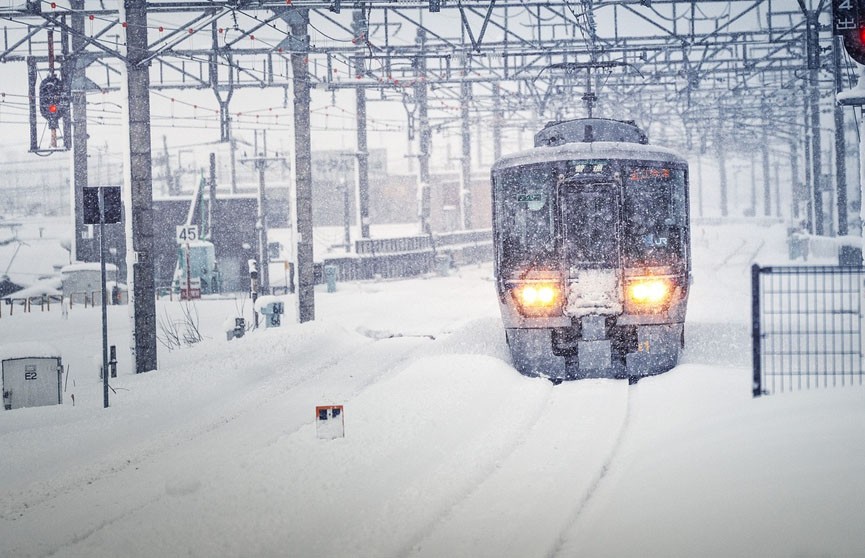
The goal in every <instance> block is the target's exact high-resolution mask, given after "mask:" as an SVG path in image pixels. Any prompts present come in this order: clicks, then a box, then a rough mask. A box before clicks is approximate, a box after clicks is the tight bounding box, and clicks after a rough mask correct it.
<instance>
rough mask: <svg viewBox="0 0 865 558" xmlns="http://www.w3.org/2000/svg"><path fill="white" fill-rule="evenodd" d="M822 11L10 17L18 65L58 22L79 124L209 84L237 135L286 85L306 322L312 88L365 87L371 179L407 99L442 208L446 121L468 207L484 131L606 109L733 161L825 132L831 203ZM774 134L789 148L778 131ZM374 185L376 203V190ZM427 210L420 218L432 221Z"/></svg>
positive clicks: (734, 6) (66, 13) (102, 6)
mask: <svg viewBox="0 0 865 558" xmlns="http://www.w3.org/2000/svg"><path fill="white" fill-rule="evenodd" d="M809 2H810V3H808V2H805V1H804V0H703V1H699V2H698V1H676V0H570V1H567V0H549V1H543V2H531V1H529V2H513V1H497V0H486V1H472V0H459V1H454V0H427V1H411V0H365V1H352V2H341V1H339V0H331V1H326V2H320V1H318V2H317V1H306V0H281V1H276V0H252V1H242V0H234V1H228V0H225V1H218V0H217V1H207V2H204V1H201V2H180V1H174V0H164V1H150V2H145V1H140V0H125V1H123V2H119V3H118V8H117V9H111V8H110V7H109V5H108V4H106V3H105V2H104V1H101V0H61V1H57V2H44V1H41V2H40V1H36V0H26V1H23V2H14V1H13V2H9V3H7V4H5V5H4V6H5V7H2V6H0V19H3V20H5V21H6V24H5V27H4V33H3V38H2V44H0V49H2V50H0V62H23V61H25V60H29V61H30V63H31V64H34V63H35V64H37V65H44V64H45V63H46V62H47V61H48V54H47V44H46V40H45V36H46V34H47V33H48V31H49V30H51V31H55V32H56V31H59V33H58V35H60V36H61V37H62V39H61V41H62V45H63V48H62V52H61V54H60V55H58V57H57V58H58V59H59V61H60V64H61V68H62V72H64V73H65V74H66V75H67V76H68V78H69V79H67V80H65V81H66V83H68V84H69V87H70V94H71V95H72V99H73V106H72V112H73V120H75V121H76V122H78V121H79V119H78V118H77V117H76V115H82V114H86V110H87V106H86V105H87V103H86V94H87V92H88V91H95V90H106V89H114V88H118V87H119V88H121V89H123V90H125V91H127V106H128V112H129V117H128V118H129V123H130V126H134V125H135V126H139V127H140V128H143V127H144V126H145V125H146V122H147V119H148V118H149V113H148V112H147V111H145V110H143V107H145V106H147V98H148V95H149V92H150V91H154V90H170V89H190V88H194V89H202V90H204V89H209V90H212V92H213V94H214V95H215V97H216V100H217V103H218V105H219V113H220V123H221V126H220V137H221V139H223V140H227V139H228V138H229V136H230V133H231V132H230V128H231V124H232V118H231V112H230V108H229V106H230V102H231V96H232V93H233V92H234V91H235V90H237V89H240V88H250V87H257V88H265V87H278V88H283V89H284V90H285V92H286V98H289V96H290V97H291V98H292V99H293V105H294V118H295V124H296V129H295V138H296V141H295V143H296V145H298V146H306V149H305V150H304V149H300V148H299V149H298V152H297V153H296V154H295V170H296V178H297V193H298V194H297V195H298V200H297V211H298V214H297V223H298V227H299V228H301V227H303V228H304V230H302V231H301V238H302V239H303V240H302V242H310V244H309V245H305V244H304V245H299V246H298V271H299V275H300V276H299V285H300V291H299V296H298V299H299V301H300V302H299V304H300V319H301V320H302V321H305V320H308V319H313V317H314V305H313V302H312V290H311V288H312V287H311V272H312V248H311V237H312V235H311V201H310V200H311V198H310V192H311V174H310V172H309V165H310V163H309V153H308V146H309V144H310V142H309V138H310V133H311V132H310V129H309V120H310V115H309V102H310V95H311V93H312V92H315V91H338V90H348V91H355V92H356V95H357V99H358V101H357V107H356V109H357V110H356V116H357V119H358V146H360V147H361V148H360V149H359V154H358V157H359V163H360V164H359V167H360V168H364V167H365V165H363V162H365V161H366V156H367V154H366V147H365V146H366V124H365V122H366V114H365V111H366V103H367V101H368V99H367V94H368V92H375V93H376V95H375V98H370V99H369V100H370V101H372V100H376V101H378V100H385V101H398V102H401V103H403V105H404V106H405V107H406V110H407V113H408V117H409V122H410V128H411V136H412V137H417V138H418V140H419V142H420V143H419V154H418V155H417V156H418V159H419V163H420V174H421V176H420V183H421V198H422V200H425V203H422V204H421V206H422V207H426V210H425V211H428V197H424V196H425V192H424V187H425V186H426V184H427V182H428V180H429V154H430V143H431V130H432V129H433V128H435V129H438V130H442V129H449V128H453V129H457V130H459V133H460V134H461V136H462V142H463V148H462V153H461V159H462V161H463V164H462V165H461V174H462V177H463V185H464V188H463V191H464V192H463V193H464V195H466V196H467V192H468V188H467V187H465V185H466V184H467V182H468V180H469V177H470V174H471V166H470V164H469V156H470V147H469V146H470V132H469V130H470V129H471V127H470V123H471V122H480V123H488V124H489V128H490V130H491V132H492V138H491V141H492V143H493V146H494V150H495V151H496V152H498V151H499V149H500V147H499V145H500V141H501V134H502V130H503V129H505V128H507V127H508V126H515V125H516V126H523V127H525V126H526V125H533V124H534V123H536V122H540V121H542V120H550V119H554V118H566V117H575V116H579V115H583V114H586V112H587V111H591V110H594V111H595V113H596V114H600V115H602V116H609V117H628V118H635V119H637V120H638V121H640V122H641V123H642V124H643V125H644V126H646V127H648V128H649V129H650V131H652V130H654V131H657V132H659V133H661V134H663V137H664V140H665V142H666V143H669V144H673V145H674V146H675V145H679V146H681V147H683V148H687V149H690V148H695V149H701V150H708V149H712V150H715V151H716V152H717V153H718V156H719V157H723V156H724V155H723V153H724V152H725V151H730V150H734V149H736V148H737V146H738V148H742V147H743V146H746V147H745V148H753V146H755V145H760V144H761V143H762V144H765V143H766V141H773V139H772V138H773V137H774V141H775V142H776V143H781V144H783V145H784V146H788V145H789V146H790V148H791V151H792V152H794V153H796V154H795V155H792V156H791V157H792V159H794V160H795V159H796V158H797V157H798V152H799V150H798V147H796V146H797V145H798V144H800V143H802V142H803V141H804V138H805V136H806V135H807V136H809V137H810V140H811V144H810V146H809V145H807V144H806V148H807V147H810V149H811V154H812V158H811V159H806V160H805V163H806V170H809V174H810V175H811V176H813V177H814V178H815V180H816V181H817V183H816V186H815V187H814V192H815V193H814V195H813V200H814V203H815V204H816V203H817V199H818V198H821V196H822V194H820V190H821V186H820V184H819V177H820V176H822V173H821V172H820V159H819V157H820V153H821V149H820V137H821V135H822V134H821V133H820V132H819V130H820V129H821V121H820V117H819V114H820V107H821V105H825V106H826V107H829V106H830V104H831V103H830V102H829V101H828V100H827V99H826V98H825V95H828V94H830V93H832V92H833V91H834V90H835V87H836V84H835V80H834V79H833V77H832V75H833V72H835V73H838V67H837V62H836V63H835V65H834V66H833V60H832V58H831V57H829V56H826V55H825V54H826V53H828V52H829V51H830V50H831V49H832V48H833V43H832V41H831V37H830V35H829V30H828V22H829V14H828V12H827V9H828V7H827V5H826V1H825V0H809ZM202 43H203V44H202ZM821 92H822V93H823V94H824V97H821ZM443 105H447V106H448V107H450V108H453V107H456V108H457V109H458V110H456V111H448V110H444V109H443V108H441V107H442V106H443ZM803 110H804V111H806V113H807V114H806V116H807V118H806V117H803ZM842 122H843V120H842ZM767 127H768V129H769V134H770V137H768V138H765V136H764V130H766V129H767ZM815 131H816V133H815ZM415 132H416V133H415ZM72 135H73V137H75V138H76V141H75V142H74V144H75V146H76V152H75V156H74V159H75V161H79V160H80V158H81V157H86V140H84V138H86V131H84V132H82V131H81V130H80V129H76V130H73V132H72ZM147 138H148V139H147V141H146V142H145V141H144V140H142V139H141V138H140V137H136V136H135V134H130V140H129V141H130V152H131V153H132V157H133V159H132V160H131V163H130V164H128V165H127V168H128V169H129V171H128V172H130V173H131V174H130V176H129V177H128V178H127V180H128V183H129V184H131V185H132V186H130V187H129V188H131V195H132V203H131V204H130V205H131V206H132V207H134V208H135V211H138V212H143V213H144V214H145V217H144V218H143V220H141V219H139V218H138V217H136V218H135V219H128V220H127V222H130V221H132V223H131V226H132V229H131V230H130V231H129V232H130V235H129V236H130V238H131V240H132V243H133V244H135V243H139V244H140V246H137V247H134V248H133V250H132V253H133V256H132V259H133V260H135V257H137V258H138V260H137V263H136V264H135V265H134V266H133V267H134V271H133V275H134V278H133V284H136V285H137V284H139V283H142V284H144V283H146V280H145V279H143V277H144V276H145V275H147V274H150V276H151V277H152V272H153V270H152V264H148V259H147V257H146V254H147V252H148V250H149V248H148V246H147V241H146V237H147V233H146V232H145V229H146V227H147V223H148V220H147V218H146V211H147V210H146V208H147V207H148V206H149V205H150V202H151V199H150V197H151V194H150V186H149V184H148V183H149V181H150V175H149V172H150V171H149V169H147V170H146V171H145V169H144V167H145V166H148V164H149V160H150V159H149V158H150V155H149V149H150V146H149V136H147ZM732 140H735V141H732ZM82 143H83V144H84V145H83V146H81V145H80V144H82ZM145 143H146V145H145ZM81 149H83V151H81ZM792 164H797V163H795V161H794V162H793V163H792ZM78 167H79V165H78V164H76V169H77V168H78ZM364 174H365V173H364V172H361V177H360V181H361V189H360V190H361V197H362V198H363V197H364V196H366V195H367V193H366V189H365V183H364V181H365V180H366V177H365V176H363V175H364ZM839 178H840V177H839ZM85 183H86V169H85V170H84V171H78V170H76V174H75V188H76V191H77V190H79V189H80V188H81V187H82V186H83V185H84V184H85ZM839 187H840V185H839ZM722 188H725V183H724V180H723V178H722ZM767 189H768V183H767ZM767 191H768V190H767ZM839 198H840V196H839ZM723 199H725V196H723V195H722V200H723ZM469 203H470V199H468V198H467V197H465V198H464V199H463V207H462V210H463V211H462V212H463V215H464V216H466V217H465V223H464V224H465V225H466V226H471V222H470V211H467V209H468V207H467V206H468V204H469ZM362 205H364V204H362ZM767 206H768V204H767ZM722 209H723V210H724V211H726V207H723V208H722ZM362 211H363V210H362ZM361 217H362V218H363V217H365V215H363V214H362V215H361ZM427 217H428V214H426V215H421V221H422V223H426V219H427ZM82 226H83V225H82ZM423 226H424V227H426V225H425V224H424V225H423ZM307 227H308V230H306V228H307ZM367 230H368V229H367ZM79 232H80V231H76V236H77V237H78V236H79V235H78V234H77V233H79ZM307 233H308V234H307ZM140 239H145V240H143V241H140ZM77 255H78V256H79V257H82V254H81V253H78V254H77ZM83 259H87V258H86V254H84V257H83ZM148 265H150V267H148ZM137 279H138V280H137ZM147 289H151V290H150V291H148V290H147ZM134 294H135V296H134V299H135V304H136V306H135V312H136V316H137V315H138V313H139V311H140V312H142V313H144V314H147V313H149V312H150V310H149V309H148V308H146V307H144V306H141V307H140V308H139V299H144V298H149V299H151V300H152V294H153V293H152V286H150V287H147V288H146V289H144V290H141V291H140V292H139V289H137V288H136V291H135V293H134ZM151 321H152V316H151ZM139 327H140V328H141V329H146V328H150V327H151V324H150V322H147V321H146V320H143V321H140V322H139V321H138V319H137V318H136V331H138V330H139ZM136 343H138V340H136ZM149 343H151V341H149V340H145V341H144V345H142V346H140V347H138V348H137V349H136V353H135V355H136V362H137V366H136V370H137V371H144V370H149V369H152V368H155V365H156V362H155V341H154V342H153V344H154V346H153V347H152V350H151V347H150V346H149Z"/></svg>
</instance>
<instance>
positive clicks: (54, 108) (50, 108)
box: [48, 105, 57, 114]
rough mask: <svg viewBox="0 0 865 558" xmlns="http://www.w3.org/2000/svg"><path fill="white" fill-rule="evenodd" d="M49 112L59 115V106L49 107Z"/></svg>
mask: <svg viewBox="0 0 865 558" xmlns="http://www.w3.org/2000/svg"><path fill="white" fill-rule="evenodd" d="M48 112H50V113H51V114H56V113H57V105H48Z"/></svg>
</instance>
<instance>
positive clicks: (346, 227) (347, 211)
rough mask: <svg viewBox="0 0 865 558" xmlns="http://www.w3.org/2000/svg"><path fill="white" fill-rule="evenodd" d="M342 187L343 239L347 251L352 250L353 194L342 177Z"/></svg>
mask: <svg viewBox="0 0 865 558" xmlns="http://www.w3.org/2000/svg"><path fill="white" fill-rule="evenodd" d="M340 188H342V213H343V215H342V223H343V237H344V240H343V241H344V243H345V251H346V252H351V196H350V192H349V189H348V184H346V183H345V180H344V179H340Z"/></svg>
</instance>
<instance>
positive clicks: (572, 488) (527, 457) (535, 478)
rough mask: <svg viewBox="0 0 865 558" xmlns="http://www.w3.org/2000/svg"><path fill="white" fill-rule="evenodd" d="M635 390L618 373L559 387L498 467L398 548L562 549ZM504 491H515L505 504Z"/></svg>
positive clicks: (482, 552)
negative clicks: (409, 542)
mask: <svg viewBox="0 0 865 558" xmlns="http://www.w3.org/2000/svg"><path fill="white" fill-rule="evenodd" d="M629 389H631V388H629V386H628V383H627V382H624V381H616V380H584V381H579V382H572V383H565V384H562V385H560V386H558V387H556V388H555V389H554V390H553V392H552V394H551V396H550V398H549V403H548V405H547V407H546V409H545V410H544V413H543V416H541V417H540V418H539V419H538V420H537V421H536V422H535V423H534V424H533V425H532V427H531V429H530V430H528V431H527V432H526V433H525V434H524V435H523V437H522V439H521V440H520V443H519V445H518V446H516V447H515V448H514V450H513V451H511V452H510V453H509V454H508V455H507V456H506V457H505V458H504V459H502V460H501V461H500V462H498V463H496V466H495V469H494V470H493V471H492V474H490V475H488V476H487V477H486V478H485V479H484V480H483V481H482V482H481V483H479V484H478V485H477V487H476V488H475V489H474V490H473V491H472V492H471V493H470V494H469V495H468V496H467V497H465V498H463V499H461V500H460V501H458V502H454V503H453V505H452V506H451V507H450V508H449V509H448V510H446V514H445V515H444V516H443V517H442V518H441V519H439V520H438V521H436V522H435V523H433V524H431V525H429V526H428V528H426V529H425V530H424V531H423V532H421V533H419V536H418V537H417V539H418V540H416V541H413V543H412V546H411V547H410V548H409V549H406V550H405V551H404V552H400V553H399V555H404V554H409V555H411V556H445V555H446V556H466V557H468V556H471V557H482V556H490V557H502V556H520V557H528V556H548V555H555V551H556V549H557V545H558V544H559V543H558V541H559V540H560V539H561V534H562V533H564V532H566V531H567V530H568V529H569V528H570V527H571V525H572V524H573V523H575V522H576V520H577V518H578V517H579V514H580V512H581V510H582V509H583V508H584V507H585V505H586V503H587V502H588V501H589V499H590V498H591V497H592V494H593V493H594V490H595V489H596V488H597V486H598V485H599V484H600V482H601V481H602V480H603V478H604V476H605V474H606V471H607V469H608V468H609V466H610V463H611V460H612V459H614V456H615V454H616V451H617V448H618V446H619V443H620V441H621V438H622V436H623V433H624V431H625V430H626V428H627V423H628V413H629V404H628V393H629ZM502 494H508V495H509V496H508V502H506V503H505V504H504V505H503V503H502ZM551 544H552V545H553V546H552V547H551Z"/></svg>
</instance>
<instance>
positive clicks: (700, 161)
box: [697, 155, 703, 217]
mask: <svg viewBox="0 0 865 558" xmlns="http://www.w3.org/2000/svg"><path fill="white" fill-rule="evenodd" d="M697 214H698V215H699V216H700V217H702V216H703V156H702V155H697Z"/></svg>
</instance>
